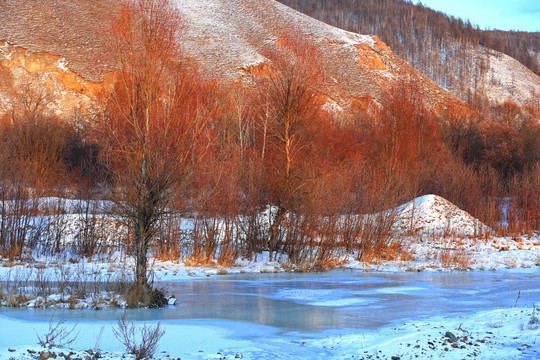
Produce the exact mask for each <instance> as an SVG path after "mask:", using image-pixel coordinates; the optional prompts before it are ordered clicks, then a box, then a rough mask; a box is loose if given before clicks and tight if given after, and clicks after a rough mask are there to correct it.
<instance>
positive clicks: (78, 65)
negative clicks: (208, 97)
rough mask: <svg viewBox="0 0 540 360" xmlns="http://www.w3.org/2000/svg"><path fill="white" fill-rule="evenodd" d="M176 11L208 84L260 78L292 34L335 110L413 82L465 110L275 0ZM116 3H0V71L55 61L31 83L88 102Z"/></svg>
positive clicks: (376, 46) (390, 61)
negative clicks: (311, 48)
mask: <svg viewBox="0 0 540 360" xmlns="http://www.w3.org/2000/svg"><path fill="white" fill-rule="evenodd" d="M178 3H179V7H180V9H181V12H182V14H183V15H184V17H185V21H186V33H185V37H184V48H185V50H186V53H187V54H188V55H190V56H191V57H193V58H194V59H196V60H197V61H198V62H199V63H200V64H201V67H202V68H203V70H204V73H205V74H208V76H210V77H213V78H218V79H232V80H237V79H242V78H249V77H250V76H253V75H255V76H260V75H264V74H265V71H268V69H269V68H271V63H272V60H273V59H275V57H277V56H279V55H280V54H281V53H282V48H281V47H280V39H281V38H283V37H290V36H295V37H300V38H301V39H302V41H305V42H309V43H311V44H313V45H315V46H316V47H317V48H318V49H319V51H320V53H321V54H322V58H321V59H319V60H320V62H321V63H322V66H323V68H324V71H325V73H326V76H327V86H326V87H325V88H324V89H320V90H321V92H324V93H325V94H326V95H327V98H328V99H330V100H329V102H330V103H331V104H330V105H331V106H332V107H333V108H334V109H335V110H336V111H338V112H339V111H343V110H345V111H346V110H348V109H351V108H353V107H355V106H356V107H360V108H362V109H364V110H368V109H369V108H370V106H373V105H375V104H376V103H379V104H380V103H381V102H382V100H383V96H384V94H385V93H386V92H388V91H389V89H391V87H392V86H393V85H394V84H395V83H396V82H397V81H398V80H400V79H408V78H411V77H412V78H418V79H419V82H420V87H421V89H420V90H421V92H422V93H423V95H424V98H425V99H426V100H427V102H428V104H429V106H431V107H432V108H434V109H439V110H440V109H443V108H448V107H451V108H453V107H455V106H459V107H462V106H463V103H462V102H461V101H460V100H458V99H457V98H456V97H454V96H453V95H451V94H450V93H448V92H447V91H445V90H443V89H442V88H440V87H439V86H438V85H436V84H435V83H434V82H432V81H431V80H429V79H428V78H427V77H425V76H424V75H422V74H421V73H419V72H418V71H416V70H414V69H413V67H412V66H410V65H409V64H408V63H407V62H405V61H404V60H403V59H402V58H400V57H399V56H397V55H395V54H394V53H393V52H392V51H391V50H390V48H389V47H388V46H387V45H386V44H384V43H382V42H381V41H380V40H379V39H378V38H377V37H374V36H367V35H359V34H355V33H350V32H347V31H344V30H340V29H337V28H335V27H332V26H330V25H327V24H324V23H322V22H320V21H317V20H315V19H313V18H310V17H308V16H306V15H303V14H301V13H299V12H297V11H295V10H292V9H290V8H288V7H286V6H284V5H282V4H280V3H278V2H276V1H273V0H265V1H260V0H205V1H201V0H179V1H178ZM117 4H118V2H117V1H110V0H99V1H93V2H89V1H83V0H74V1H59V0H55V1H16V0H4V1H2V2H1V3H0V40H3V41H5V42H7V44H5V45H4V46H3V47H1V48H0V64H1V66H2V67H3V70H2V72H3V73H10V74H11V75H10V76H11V77H12V78H13V79H14V82H15V84H16V83H17V81H20V79H21V78H24V77H27V78H28V76H29V74H28V72H29V69H28V66H26V63H25V62H26V61H27V60H26V59H25V56H28V57H29V58H30V57H33V58H35V57H36V55H31V54H36V53H46V54H42V56H44V55H45V56H49V54H53V55H52V56H53V58H55V57H58V60H61V61H56V62H52V63H50V64H49V65H52V66H53V67H56V68H57V69H56V70H55V69H52V68H51V67H50V66H45V67H39V66H38V67H37V68H36V69H34V70H36V71H34V73H36V72H37V73H38V75H39V76H37V77H36V76H34V75H35V74H30V75H31V76H30V78H32V79H34V80H32V82H36V81H38V82H43V83H47V84H48V86H49V87H53V88H55V87H59V88H58V89H56V90H65V91H64V93H63V95H62V96H66V93H70V94H71V93H73V92H76V94H74V95H73V96H76V97H79V98H80V97H81V96H83V97H85V98H86V97H90V98H91V97H92V94H93V93H95V91H94V90H88V89H86V87H94V86H95V85H92V84H90V82H101V81H103V79H104V76H103V74H104V73H105V72H107V71H108V70H110V69H111V67H113V64H112V62H111V59H110V58H109V57H108V56H107V51H106V43H107V42H106V37H107V35H106V34H107V29H108V27H109V21H110V20H109V16H110V14H113V13H114V12H115V9H116V7H117ZM16 46H18V47H22V48H23V49H19V50H17V52H18V54H19V60H20V61H18V62H13V61H10V60H11V56H12V55H10V54H12V53H13V51H14V49H15V47H16ZM25 49H26V50H28V52H26V51H25ZM49 60H50V59H49ZM49 62H50V61H49ZM265 69H266V70H265ZM71 72H73V73H71ZM77 76H78V77H79V78H76V77H77ZM5 77H9V76H5ZM66 77H68V78H69V79H68V81H67V83H66V81H65V78H66ZM72 78H76V79H75V80H73V79H72ZM36 79H38V80H36ZM21 81H22V80H21ZM24 81H30V80H28V79H26V80H24ZM74 81H75V83H74ZM57 94H60V92H59V91H57Z"/></svg>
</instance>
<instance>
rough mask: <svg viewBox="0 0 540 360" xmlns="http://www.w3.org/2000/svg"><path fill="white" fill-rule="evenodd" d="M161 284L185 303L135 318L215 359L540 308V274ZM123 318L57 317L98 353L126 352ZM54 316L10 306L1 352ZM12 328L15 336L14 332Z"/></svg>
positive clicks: (175, 344)
mask: <svg viewBox="0 0 540 360" xmlns="http://www.w3.org/2000/svg"><path fill="white" fill-rule="evenodd" d="M161 285H163V286H164V287H165V288H166V289H167V291H168V292H169V293H170V294H174V295H175V296H176V298H177V306H175V307H168V308H166V309H161V310H130V311H128V312H127V317H128V319H132V320H135V321H149V322H157V321H161V322H162V324H163V325H165V328H166V330H167V333H166V335H165V337H164V339H163V341H162V343H161V346H160V349H162V350H166V351H168V352H170V353H171V354H172V355H176V356H181V357H182V359H184V358H190V357H192V358H205V356H207V358H214V357H212V356H210V354H213V356H217V355H221V354H229V356H232V357H234V355H235V353H242V354H243V356H244V355H245V356H246V358H250V356H249V355H250V354H251V358H265V356H271V357H272V358H287V357H290V358H294V357H295V356H296V357H297V358H310V357H311V358H317V357H324V356H325V351H330V349H326V348H325V347H324V346H322V347H321V346H317V347H313V348H312V347H310V346H309V341H310V340H313V339H325V338H328V339H330V338H333V337H334V338H335V337H336V336H341V335H347V334H359V333H364V332H366V333H367V332H374V331H379V330H380V329H383V328H387V327H391V326H400V324H403V323H405V322H406V321H411V320H417V321H420V322H421V321H425V320H426V319H432V318H436V317H443V318H452V319H454V318H459V317H464V318H466V317H467V316H468V315H472V314H475V313H478V312H481V311H487V310H497V309H509V308H513V307H516V306H517V307H522V308H526V307H529V308H531V307H533V304H535V303H536V304H537V305H538V304H540V272H539V271H538V268H537V269H527V270H508V271H507V270H501V271H493V272H490V271H483V272H450V273H427V272H424V273H414V272H411V273H359V272H345V271H336V272H330V273H320V274H319V273H307V274H295V273H280V274H242V275H234V276H232V275H231V276H227V275H225V276H219V277H209V278H203V279H187V280H186V279H183V280H179V281H176V282H167V283H162V284H161ZM122 313H123V311H122V310H101V311H92V310H84V311H65V310H63V311H60V310H57V311H56V312H55V313H54V317H55V319H61V318H68V319H69V321H70V322H78V323H79V325H78V327H79V328H80V330H81V335H80V337H79V340H78V343H79V344H78V346H80V347H84V348H86V347H90V348H92V347H94V346H95V343H96V339H97V338H98V334H99V333H100V332H101V329H102V328H103V329H104V330H103V333H104V336H102V338H101V340H100V344H99V345H100V346H99V347H101V348H103V349H106V350H120V347H119V345H118V343H117V341H116V340H115V339H114V337H113V336H112V334H111V330H110V329H111V328H112V326H113V325H114V324H115V321H116V319H118V318H119V317H120V316H121V314H122ZM52 314H53V311H52V310H16V309H15V310H11V309H5V308H3V309H2V310H1V316H0V326H2V327H1V329H2V330H1V332H2V336H1V337H0V346H2V347H6V346H18V345H23V344H29V343H35V341H34V340H33V339H32V336H33V337H34V338H35V333H36V332H40V331H44V329H46V327H47V326H48V321H49V319H50V317H51V315H52ZM8 328H10V329H11V330H10V331H6V330H5V329H8ZM29 334H30V335H29ZM29 337H30V339H29ZM306 341H307V343H306ZM325 349H326V350H325ZM218 353H219V354H218ZM231 354H232V355H231ZM295 354H296V355H295ZM326 355H328V354H326ZM218 358H219V357H218Z"/></svg>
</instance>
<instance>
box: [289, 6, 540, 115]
mask: <svg viewBox="0 0 540 360" xmlns="http://www.w3.org/2000/svg"><path fill="white" fill-rule="evenodd" d="M279 1H280V2H282V3H284V4H286V5H288V6H291V7H292V8H294V9H297V10H299V11H301V12H303V13H305V14H307V15H309V16H312V17H314V18H316V19H319V20H321V21H324V22H326V23H328V24H331V25H333V26H337V27H339V28H342V29H345V30H348V31H353V32H358V33H362V34H375V35H377V36H379V37H380V38H381V39H382V40H383V41H384V42H385V43H387V44H388V45H389V46H390V47H391V48H392V50H393V51H394V52H396V54H398V55H399V56H401V57H403V58H404V59H405V60H407V61H408V62H409V63H411V64H412V65H413V66H414V67H415V68H416V69H417V70H419V71H421V72H422V73H424V74H425V75H427V76H428V77H430V78H431V79H432V80H434V81H435V82H437V83H438V84H439V85H440V86H442V87H443V88H445V89H446V90H448V91H450V92H452V93H453V94H455V95H457V96H458V97H460V98H461V99H462V100H465V101H467V102H469V103H470V104H473V105H474V106H476V107H483V105H484V104H483V103H485V102H486V101H490V102H498V103H501V102H504V101H508V100H512V101H514V102H516V103H518V104H521V105H533V106H535V107H536V108H540V103H539V101H540V100H539V98H540V79H539V78H538V74H539V73H540V67H539V64H540V33H526V32H512V31H482V30H479V29H477V28H474V27H473V26H472V25H471V23H470V22H464V21H462V20H460V19H456V18H454V17H449V16H447V15H445V14H443V13H441V12H437V11H434V10H432V9H429V8H427V7H424V6H422V5H421V4H420V5H414V4H412V3H411V2H409V1H402V0H384V1H381V0H279ZM501 53H503V54H501ZM504 54H506V55H508V56H510V57H512V58H514V59H516V60H517V61H513V60H512V59H511V58H509V57H508V56H505V55H504ZM517 62H520V63H521V64H518V63H517ZM529 70H530V71H529Z"/></svg>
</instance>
